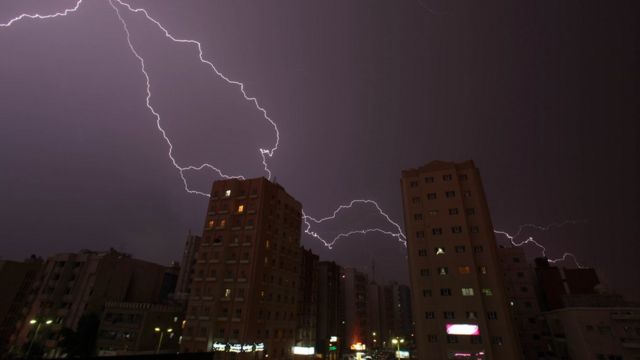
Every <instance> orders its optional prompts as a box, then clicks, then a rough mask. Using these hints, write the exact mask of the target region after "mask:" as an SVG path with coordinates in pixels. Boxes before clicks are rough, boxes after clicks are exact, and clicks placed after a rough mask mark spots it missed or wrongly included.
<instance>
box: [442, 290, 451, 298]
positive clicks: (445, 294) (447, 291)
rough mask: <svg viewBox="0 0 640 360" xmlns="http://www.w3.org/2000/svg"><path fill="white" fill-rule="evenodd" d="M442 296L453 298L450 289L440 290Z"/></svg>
mask: <svg viewBox="0 0 640 360" xmlns="http://www.w3.org/2000/svg"><path fill="white" fill-rule="evenodd" d="M440 295H442V296H451V289H448V288H444V289H440Z"/></svg>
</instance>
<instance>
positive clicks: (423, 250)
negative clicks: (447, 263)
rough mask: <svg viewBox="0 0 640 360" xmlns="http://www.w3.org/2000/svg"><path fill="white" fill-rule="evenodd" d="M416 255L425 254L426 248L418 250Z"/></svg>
mask: <svg viewBox="0 0 640 360" xmlns="http://www.w3.org/2000/svg"><path fill="white" fill-rule="evenodd" d="M418 256H427V250H425V249H420V250H418Z"/></svg>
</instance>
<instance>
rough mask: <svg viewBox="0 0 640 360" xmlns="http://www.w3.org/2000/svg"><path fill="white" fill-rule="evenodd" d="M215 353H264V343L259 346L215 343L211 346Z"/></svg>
mask: <svg viewBox="0 0 640 360" xmlns="http://www.w3.org/2000/svg"><path fill="white" fill-rule="evenodd" d="M211 348H212V349H213V351H225V352H226V351H228V352H233V353H240V352H245V353H249V352H254V351H264V343H259V344H227V343H219V342H215V343H213V345H211Z"/></svg>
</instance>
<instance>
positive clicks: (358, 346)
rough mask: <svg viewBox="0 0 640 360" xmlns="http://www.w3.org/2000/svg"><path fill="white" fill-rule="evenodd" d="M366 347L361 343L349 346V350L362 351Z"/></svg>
mask: <svg viewBox="0 0 640 360" xmlns="http://www.w3.org/2000/svg"><path fill="white" fill-rule="evenodd" d="M366 349H367V346H366V345H365V344H363V343H359V342H358V343H355V344H352V345H351V350H356V351H362V350H366Z"/></svg>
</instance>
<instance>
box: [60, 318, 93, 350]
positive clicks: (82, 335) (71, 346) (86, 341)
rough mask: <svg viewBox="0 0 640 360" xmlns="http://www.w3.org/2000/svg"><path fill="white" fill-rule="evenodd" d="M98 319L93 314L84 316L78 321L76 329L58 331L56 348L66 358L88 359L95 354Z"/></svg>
mask: <svg viewBox="0 0 640 360" xmlns="http://www.w3.org/2000/svg"><path fill="white" fill-rule="evenodd" d="M99 326H100V318H99V317H98V315H97V314H95V313H90V314H85V315H82V317H80V320H79V321H78V329H77V330H76V331H73V330H72V329H69V328H64V329H62V330H61V331H60V337H61V340H60V341H59V342H58V346H59V347H60V348H61V349H62V351H63V353H66V354H67V356H68V357H88V356H93V355H94V353H95V347H96V340H97V338H98V327H99Z"/></svg>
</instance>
